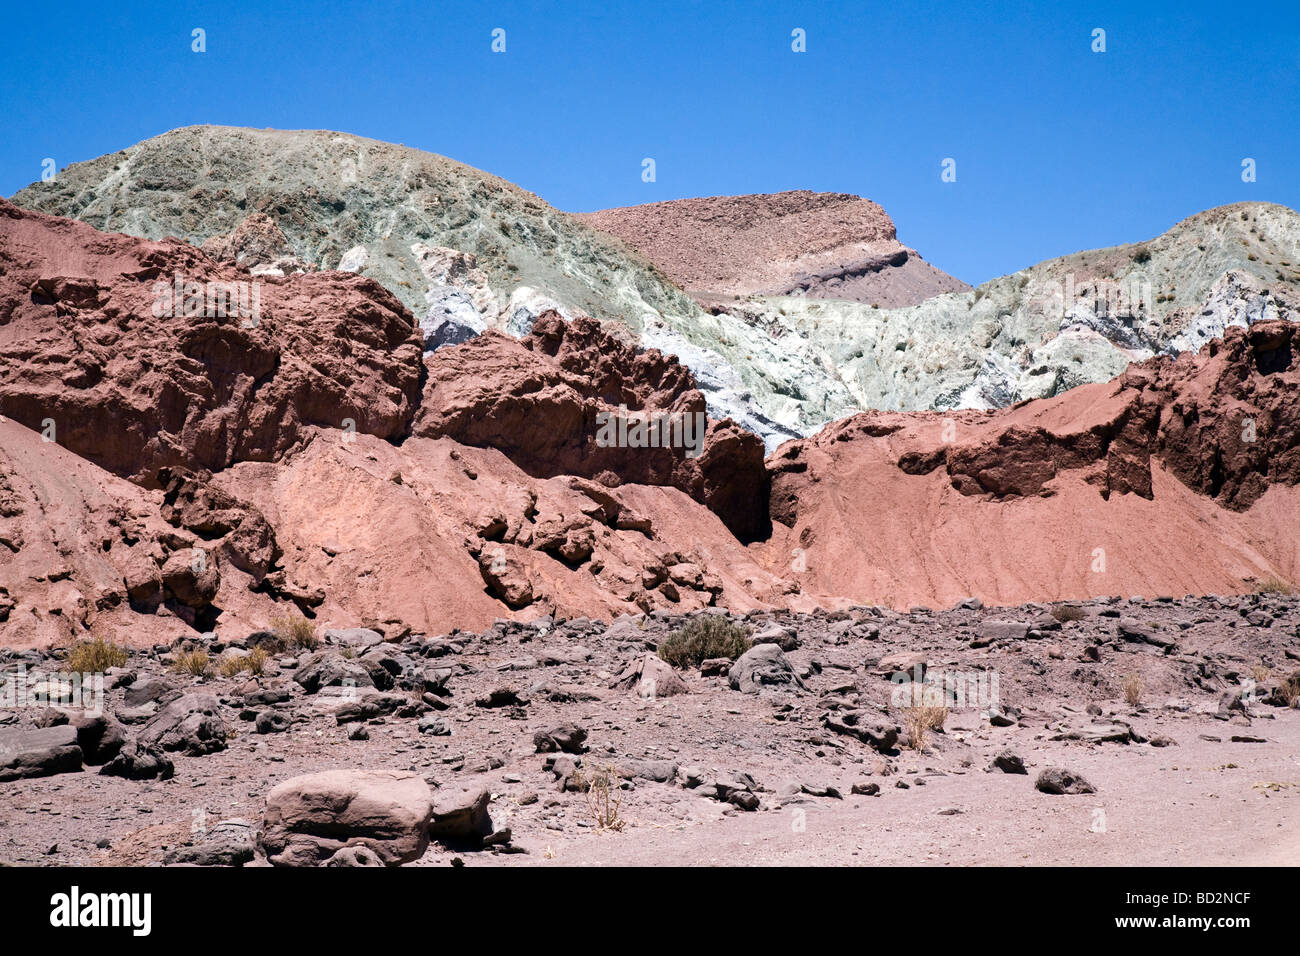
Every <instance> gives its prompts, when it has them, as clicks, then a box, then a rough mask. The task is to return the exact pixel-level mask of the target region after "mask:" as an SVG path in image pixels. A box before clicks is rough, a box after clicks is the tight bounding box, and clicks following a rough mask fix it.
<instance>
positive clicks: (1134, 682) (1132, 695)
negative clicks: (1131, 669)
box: [1124, 674, 1146, 707]
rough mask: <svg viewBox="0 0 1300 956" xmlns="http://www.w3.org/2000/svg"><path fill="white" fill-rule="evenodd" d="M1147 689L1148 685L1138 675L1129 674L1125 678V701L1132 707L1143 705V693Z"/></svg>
mask: <svg viewBox="0 0 1300 956" xmlns="http://www.w3.org/2000/svg"><path fill="white" fill-rule="evenodd" d="M1145 689H1146V685H1145V684H1143V683H1142V678H1141V677H1139V676H1138V675H1137V674H1128V675H1126V676H1125V677H1124V700H1125V701H1126V702H1127V703H1128V705H1129V706H1130V707H1136V706H1137V705H1138V704H1140V703H1142V691H1143V690H1145Z"/></svg>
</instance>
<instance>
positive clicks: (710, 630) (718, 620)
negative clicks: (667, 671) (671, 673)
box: [659, 614, 749, 667]
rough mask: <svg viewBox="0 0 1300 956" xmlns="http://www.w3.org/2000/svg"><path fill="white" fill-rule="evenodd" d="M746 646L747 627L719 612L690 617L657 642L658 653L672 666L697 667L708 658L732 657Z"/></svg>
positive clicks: (743, 651) (738, 654)
mask: <svg viewBox="0 0 1300 956" xmlns="http://www.w3.org/2000/svg"><path fill="white" fill-rule="evenodd" d="M747 650H749V628H747V627H745V626H744V625H742V624H737V623H735V622H734V621H732V620H731V619H730V618H728V617H727V616H725V615H723V614H706V615H703V616H701V617H697V618H692V619H691V620H690V621H689V622H687V624H686V626H685V627H683V628H682V629H681V630H678V631H673V633H671V634H669V635H668V636H667V637H666V638H664V640H663V642H662V643H661V644H660V645H659V656H660V657H662V658H663V659H664V660H666V661H667V662H668V663H669V664H672V665H673V666H674V667H691V666H694V667H698V666H699V665H700V663H701V662H703V661H707V660H709V659H710V658H715V657H726V658H729V659H731V660H733V661H734V660H735V659H736V658H737V657H739V656H740V655H741V654H743V653H745V651H747Z"/></svg>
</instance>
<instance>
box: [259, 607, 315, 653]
mask: <svg viewBox="0 0 1300 956" xmlns="http://www.w3.org/2000/svg"><path fill="white" fill-rule="evenodd" d="M271 630H272V631H273V632H274V633H275V636H276V637H278V638H279V639H280V640H281V641H282V642H283V643H284V645H285V646H286V647H297V648H300V649H302V650H307V651H310V650H314V649H315V648H316V645H317V644H319V643H320V640H319V639H318V638H317V637H316V626H315V625H314V624H312V622H311V621H309V620H307V619H306V618H305V617H303V616H302V615H301V614H279V615H276V616H275V617H273V618H271Z"/></svg>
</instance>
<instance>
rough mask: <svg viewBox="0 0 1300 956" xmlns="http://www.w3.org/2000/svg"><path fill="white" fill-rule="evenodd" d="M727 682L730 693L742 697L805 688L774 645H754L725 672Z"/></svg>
mask: <svg viewBox="0 0 1300 956" xmlns="http://www.w3.org/2000/svg"><path fill="white" fill-rule="evenodd" d="M727 682H728V683H729V684H730V685H731V689H732V690H738V691H740V692H741V693H745V694H757V693H759V692H761V691H764V690H769V689H774V688H775V689H793V688H803V686H804V683H803V681H802V680H800V679H799V677H798V676H797V675H796V674H795V672H794V668H793V667H791V666H790V662H789V661H788V660H786V657H785V654H784V652H782V650H781V648H780V647H778V646H777V645H775V644H756V645H754V646H753V647H751V648H750V649H749V650H747V651H745V653H743V654H741V655H740V657H739V658H737V659H736V663H734V664H732V665H731V669H730V670H729V671H728V672H727Z"/></svg>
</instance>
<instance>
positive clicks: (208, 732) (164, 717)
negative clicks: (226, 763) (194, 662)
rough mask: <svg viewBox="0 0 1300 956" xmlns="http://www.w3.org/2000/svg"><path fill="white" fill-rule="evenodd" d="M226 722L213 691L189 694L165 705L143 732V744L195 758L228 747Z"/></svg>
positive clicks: (141, 732) (141, 741)
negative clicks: (210, 692) (211, 692)
mask: <svg viewBox="0 0 1300 956" xmlns="http://www.w3.org/2000/svg"><path fill="white" fill-rule="evenodd" d="M226 735H227V728H226V722H225V720H224V719H223V718H222V716H221V705H220V704H219V703H218V702H217V698H216V697H215V696H213V695H212V694H204V693H197V692H195V693H188V694H185V695H183V696H181V697H178V698H177V699H176V700H174V701H172V702H171V703H170V704H168V705H167V706H166V707H164V708H163V709H162V710H161V711H160V712H159V713H158V715H157V716H156V717H154V718H153V719H151V720H150V721H149V722H148V723H147V724H145V725H144V728H143V729H142V730H141V731H140V735H139V741H140V744H141V746H143V747H146V748H147V747H159V748H161V749H162V750H165V751H168V752H174V751H180V752H182V753H185V754H188V755H189V756H191V757H198V756H202V755H203V754H210V753H215V752H216V751H218V750H225V749H226Z"/></svg>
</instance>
